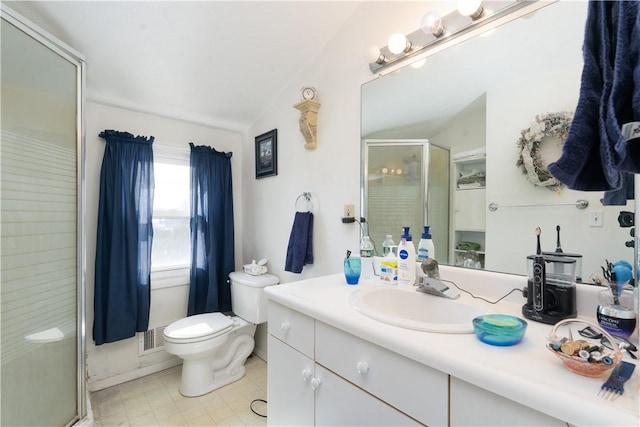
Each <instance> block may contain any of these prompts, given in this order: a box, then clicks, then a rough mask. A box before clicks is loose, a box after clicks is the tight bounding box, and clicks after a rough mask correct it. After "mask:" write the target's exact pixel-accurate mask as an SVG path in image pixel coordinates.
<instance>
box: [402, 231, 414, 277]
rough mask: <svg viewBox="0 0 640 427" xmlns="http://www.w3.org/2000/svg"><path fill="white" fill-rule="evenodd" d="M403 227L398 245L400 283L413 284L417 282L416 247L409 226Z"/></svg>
mask: <svg viewBox="0 0 640 427" xmlns="http://www.w3.org/2000/svg"><path fill="white" fill-rule="evenodd" d="M402 229H403V233H402V236H400V244H399V245H398V285H413V284H414V283H415V282H416V248H415V247H414V246H413V241H412V238H411V234H409V227H402Z"/></svg>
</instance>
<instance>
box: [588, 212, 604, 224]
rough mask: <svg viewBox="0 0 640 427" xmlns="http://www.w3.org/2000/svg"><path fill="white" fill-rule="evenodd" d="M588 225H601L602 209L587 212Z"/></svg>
mask: <svg viewBox="0 0 640 427" xmlns="http://www.w3.org/2000/svg"><path fill="white" fill-rule="evenodd" d="M589 227H602V211H591V212H589Z"/></svg>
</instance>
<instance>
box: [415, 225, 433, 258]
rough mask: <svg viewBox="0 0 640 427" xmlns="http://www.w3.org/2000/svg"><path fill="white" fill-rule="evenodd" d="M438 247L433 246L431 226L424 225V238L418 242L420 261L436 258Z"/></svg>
mask: <svg viewBox="0 0 640 427" xmlns="http://www.w3.org/2000/svg"><path fill="white" fill-rule="evenodd" d="M435 256H436V249H435V247H434V246H433V240H431V234H430V233H429V226H428V225H425V226H424V231H423V232H422V238H421V239H420V242H419V243H418V261H420V262H422V261H424V260H425V259H427V258H435Z"/></svg>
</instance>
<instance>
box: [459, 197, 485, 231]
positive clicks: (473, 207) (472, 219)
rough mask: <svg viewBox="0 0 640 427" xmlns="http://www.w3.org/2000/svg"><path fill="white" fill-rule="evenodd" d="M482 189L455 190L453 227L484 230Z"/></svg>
mask: <svg viewBox="0 0 640 427" xmlns="http://www.w3.org/2000/svg"><path fill="white" fill-rule="evenodd" d="M485 193H486V190H484V189H477V190H457V191H456V193H455V203H456V205H455V215H454V227H455V229H456V230H478V231H481V230H484V229H485V227H486V224H485V219H486V210H487V208H486V206H485Z"/></svg>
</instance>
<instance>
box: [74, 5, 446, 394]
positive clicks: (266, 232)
mask: <svg viewBox="0 0 640 427" xmlns="http://www.w3.org/2000/svg"><path fill="white" fill-rule="evenodd" d="M443 4H444V3H443ZM442 7H443V6H442V4H441V5H440V8H441V9H442ZM446 7H450V5H447V6H446ZM428 9H429V6H428V3H427V2H363V3H362V5H361V6H360V7H359V8H358V10H357V11H356V12H355V13H354V15H353V16H352V17H351V19H350V20H349V21H348V22H347V23H346V25H345V26H344V27H343V28H342V29H341V31H340V32H339V33H338V34H336V36H335V37H334V38H333V39H332V40H331V41H329V42H328V44H327V45H326V46H310V47H309V48H310V49H316V50H317V52H318V55H317V58H316V59H315V60H314V61H312V62H311V63H309V64H308V66H307V67H305V68H304V69H303V70H301V71H300V74H299V75H298V76H296V77H294V78H293V79H292V81H291V83H290V84H289V85H288V86H287V87H286V88H284V89H283V91H282V93H281V95H280V96H278V97H277V98H276V99H274V100H273V102H272V103H271V104H270V105H267V106H265V108H264V112H263V114H262V115H261V116H260V117H259V118H258V119H257V120H256V121H255V123H253V124H252V125H251V126H250V127H249V129H248V130H247V131H246V133H244V134H243V135H242V136H240V135H238V134H236V133H234V132H226V131H223V130H217V129H211V128H207V127H203V126H198V125H193V124H189V123H185V122H182V121H177V120H171V119H167V118H162V117H158V116H153V115H147V114H141V113H136V112H131V111H127V110H123V109H119V108H113V107H106V106H103V105H100V104H96V103H91V102H89V103H88V105H87V115H86V117H87V170H88V172H87V192H88V201H87V202H88V203H87V228H88V236H87V237H88V240H87V249H88V251H87V260H88V266H87V267H88V268H87V279H88V280H87V289H88V298H87V304H88V307H87V311H88V316H87V330H88V334H87V352H88V358H87V365H88V373H89V387H90V389H98V388H102V387H105V386H108V385H111V384H115V383H118V382H122V381H126V380H128V379H131V378H134V377H135V376H138V375H143V374H146V373H149V372H151V371H153V370H155V369H160V368H162V367H164V366H168V365H171V364H173V363H179V361H176V360H175V359H174V358H169V357H168V355H166V353H163V352H161V353H156V354H154V355H150V356H144V357H143V358H138V357H137V339H135V338H132V339H129V340H124V341H121V342H117V343H110V344H104V345H102V346H99V347H96V346H94V345H93V341H92V337H91V327H92V324H93V307H92V304H93V286H94V283H93V274H94V272H93V259H94V257H95V229H96V220H97V197H98V183H99V173H100V162H101V159H102V152H103V145H104V142H103V141H102V140H101V139H99V138H98V137H97V135H98V133H99V132H100V131H102V130H104V129H110V128H114V129H117V130H124V131H128V132H131V133H134V134H141V135H147V136H148V135H154V136H155V137H156V142H155V143H156V144H160V143H164V142H166V143H167V144H183V143H187V142H189V141H193V142H194V143H196V144H208V145H213V146H215V147H216V148H217V149H219V150H225V151H233V153H234V154H233V158H232V165H233V171H234V176H233V180H234V181H233V184H234V193H235V195H234V205H235V216H236V223H235V224H236V266H237V267H238V268H240V266H241V265H242V264H243V263H248V262H250V261H251V260H252V259H256V260H257V259H260V258H267V259H268V260H269V263H268V267H269V271H270V272H271V273H273V274H275V275H277V276H279V277H280V281H281V282H282V283H285V282H291V281H295V280H300V279H306V278H312V277H318V276H322V275H326V274H331V273H338V272H340V271H341V270H342V258H343V256H344V253H345V251H346V250H347V249H350V250H357V248H358V244H359V237H360V231H359V228H358V226H357V224H342V222H341V221H340V218H341V216H342V212H343V206H344V205H345V204H354V205H355V206H356V212H358V211H359V206H360V86H361V84H363V83H365V82H367V81H369V80H371V79H373V78H374V76H373V75H372V74H371V72H370V71H369V68H368V64H367V62H366V60H365V59H364V57H365V53H366V51H367V49H368V48H369V46H371V45H375V46H378V47H382V46H384V45H386V44H387V42H386V40H387V38H388V36H389V35H390V34H391V33H393V32H403V33H409V32H411V31H414V30H415V29H416V28H418V27H419V25H420V19H421V17H422V15H424V13H426V11H427V10H428ZM445 12H447V10H445ZM283 54H286V53H283ZM230 84H242V82H230ZM303 86H314V87H315V88H316V89H317V90H318V93H319V101H320V102H321V103H322V106H321V108H320V112H319V117H318V148H317V149H315V150H306V149H305V148H304V138H303V137H302V135H301V133H300V131H299V128H298V118H299V111H298V110H296V109H294V108H293V105H294V104H295V103H297V102H299V101H300V88H301V87H303ZM90 96H91V94H89V97H90ZM132 103H133V104H132V105H134V104H135V100H132ZM274 128H276V129H278V175H277V176H275V177H268V178H262V179H259V180H256V179H255V164H254V137H255V136H257V135H260V134H262V133H264V132H266V131H269V130H271V129H274ZM305 191H307V192H310V193H311V195H312V198H313V205H314V216H315V223H314V242H313V243H314V255H315V262H314V264H313V265H310V266H305V268H304V270H303V272H302V274H293V273H288V272H285V271H284V264H285V257H286V250H287V243H288V240H289V234H290V231H291V226H292V224H293V217H294V214H295V201H296V198H297V197H298V196H299V195H300V194H301V193H302V192H305ZM153 292H154V293H153V294H152V301H153V302H152V313H151V320H150V324H154V322H156V320H158V321H164V320H165V319H168V318H169V317H180V316H182V315H183V314H182V313H184V312H186V303H187V290H186V287H182V288H180V287H178V288H171V289H163V290H162V291H153ZM156 304H158V306H161V307H162V310H163V311H164V310H167V311H166V313H170V314H167V315H166V316H165V318H164V319H158V318H157V317H156V315H158V316H159V312H160V309H158V310H156ZM256 352H257V353H258V354H259V355H263V357H264V355H266V352H267V344H266V327H265V325H260V327H259V328H258V331H257V333H256Z"/></svg>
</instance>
